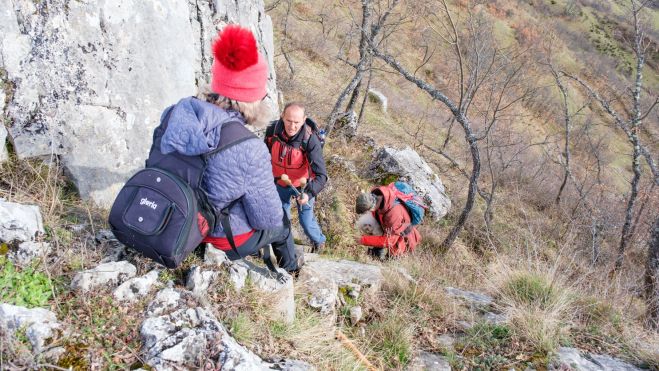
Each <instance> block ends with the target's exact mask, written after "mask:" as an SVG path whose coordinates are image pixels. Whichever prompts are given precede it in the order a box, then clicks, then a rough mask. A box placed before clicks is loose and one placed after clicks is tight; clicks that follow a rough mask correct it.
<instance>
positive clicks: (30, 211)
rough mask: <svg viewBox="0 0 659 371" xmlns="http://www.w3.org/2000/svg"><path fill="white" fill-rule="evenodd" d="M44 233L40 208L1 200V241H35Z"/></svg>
mask: <svg viewBox="0 0 659 371" xmlns="http://www.w3.org/2000/svg"><path fill="white" fill-rule="evenodd" d="M43 233H44V229H43V219H42V218H41V212H40V211H39V207H38V206H36V205H22V204H18V203H15V202H7V201H4V200H2V199H0V241H4V242H9V241H13V240H18V241H21V242H22V241H33V240H34V238H35V237H36V236H37V235H39V234H43Z"/></svg>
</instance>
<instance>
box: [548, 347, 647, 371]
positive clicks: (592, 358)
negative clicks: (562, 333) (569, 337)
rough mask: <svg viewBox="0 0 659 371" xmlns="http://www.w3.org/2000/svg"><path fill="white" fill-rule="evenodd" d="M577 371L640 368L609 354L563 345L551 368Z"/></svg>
mask: <svg viewBox="0 0 659 371" xmlns="http://www.w3.org/2000/svg"><path fill="white" fill-rule="evenodd" d="M566 368H567V369H570V370H575V371H637V370H640V368H638V367H636V366H633V365H631V364H629V363H627V362H624V361H622V360H620V359H617V358H613V357H610V356H608V355H600V354H593V353H588V352H582V351H580V350H579V349H576V348H567V347H561V348H559V349H558V352H557V353H556V355H555V357H554V359H553V360H552V361H551V362H550V364H549V366H548V369H549V370H565V369H566Z"/></svg>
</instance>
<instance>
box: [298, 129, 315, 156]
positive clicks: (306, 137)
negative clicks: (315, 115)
mask: <svg viewBox="0 0 659 371" xmlns="http://www.w3.org/2000/svg"><path fill="white" fill-rule="evenodd" d="M302 130H304V134H303V136H302V143H300V148H302V150H303V151H304V152H306V151H307V146H308V145H309V139H311V136H312V135H313V129H312V128H311V127H310V126H309V125H307V124H306V123H305V124H304V127H303V128H302Z"/></svg>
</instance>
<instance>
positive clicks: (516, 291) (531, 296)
mask: <svg viewBox="0 0 659 371" xmlns="http://www.w3.org/2000/svg"><path fill="white" fill-rule="evenodd" d="M503 292H504V293H505V294H506V295H507V296H509V297H510V298H511V299H513V300H514V301H515V302H517V303H519V304H534V305H538V306H539V307H541V308H544V307H547V306H548V305H549V304H551V303H552V302H553V300H554V299H555V296H556V292H555V290H554V288H553V287H552V285H551V284H550V283H549V282H547V280H545V278H544V277H541V276H540V275H537V274H533V273H519V274H517V275H515V276H513V277H512V278H511V279H510V281H508V282H507V283H506V285H505V287H504V289H503Z"/></svg>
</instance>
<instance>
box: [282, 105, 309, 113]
mask: <svg viewBox="0 0 659 371" xmlns="http://www.w3.org/2000/svg"><path fill="white" fill-rule="evenodd" d="M291 107H297V108H299V109H301V110H302V114H306V109H305V108H304V105H303V104H302V103H300V102H289V103H287V104H286V105H285V106H284V110H283V111H281V114H282V115H283V114H284V113H286V110H287V109H289V108H291Z"/></svg>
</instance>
